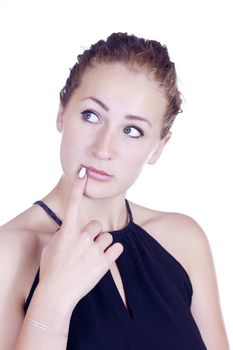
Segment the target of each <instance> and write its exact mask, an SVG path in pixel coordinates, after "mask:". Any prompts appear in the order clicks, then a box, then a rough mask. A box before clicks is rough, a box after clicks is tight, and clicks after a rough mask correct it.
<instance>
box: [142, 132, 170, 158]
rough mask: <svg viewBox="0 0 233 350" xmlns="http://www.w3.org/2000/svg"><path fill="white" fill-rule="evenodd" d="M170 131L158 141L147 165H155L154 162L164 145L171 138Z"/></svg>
mask: <svg viewBox="0 0 233 350" xmlns="http://www.w3.org/2000/svg"><path fill="white" fill-rule="evenodd" d="M171 135H172V133H171V131H169V132H168V134H167V135H166V136H165V137H164V138H163V139H162V140H160V141H159V143H158V145H157V147H156V150H155V151H154V152H153V153H152V155H151V156H150V157H149V160H148V161H147V164H155V163H156V161H157V160H158V159H159V157H160V155H161V153H162V151H163V149H164V147H165V145H166V144H167V142H168V140H170V138H171Z"/></svg>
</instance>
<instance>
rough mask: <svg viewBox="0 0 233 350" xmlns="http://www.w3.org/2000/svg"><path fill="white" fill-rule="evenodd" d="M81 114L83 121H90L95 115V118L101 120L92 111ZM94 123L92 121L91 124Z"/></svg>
mask: <svg viewBox="0 0 233 350" xmlns="http://www.w3.org/2000/svg"><path fill="white" fill-rule="evenodd" d="M81 114H82V119H83V120H87V121H90V119H91V115H93V116H95V117H96V118H97V119H99V118H98V117H97V115H96V114H95V113H93V112H91V111H83V112H81ZM92 121H93V118H92ZM92 121H91V122H92Z"/></svg>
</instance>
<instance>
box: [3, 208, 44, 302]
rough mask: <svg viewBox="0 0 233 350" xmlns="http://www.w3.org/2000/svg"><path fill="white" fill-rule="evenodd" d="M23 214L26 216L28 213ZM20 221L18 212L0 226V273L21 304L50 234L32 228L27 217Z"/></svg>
mask: <svg viewBox="0 0 233 350" xmlns="http://www.w3.org/2000/svg"><path fill="white" fill-rule="evenodd" d="M23 216H25V214H23ZM27 218H28V219H30V218H29V213H27ZM24 219H25V217H24ZM24 221H25V220H22V214H20V215H19V216H18V217H16V218H14V219H12V220H11V221H10V222H9V223H6V224H4V225H3V226H1V227H0V256H1V259H0V260H1V263H0V265H1V266H2V269H0V273H1V277H2V278H4V280H6V281H7V282H6V283H7V284H9V285H11V286H14V287H13V288H12V289H13V290H14V298H15V300H17V301H18V303H20V304H21V305H23V302H24V301H25V299H26V297H27V296H28V292H29V290H30V288H31V285H32V282H33V280H34V277H35V274H36V272H37V270H38V267H39V264H40V256H41V251H42V249H43V247H44V245H45V244H46V242H47V241H48V239H49V238H50V234H47V233H41V232H38V231H35V230H33V228H32V227H30V226H29V225H30V223H29V224H28V222H30V220H29V221H27V220H26V221H25V224H24Z"/></svg>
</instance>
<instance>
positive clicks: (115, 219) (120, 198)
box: [42, 176, 128, 232]
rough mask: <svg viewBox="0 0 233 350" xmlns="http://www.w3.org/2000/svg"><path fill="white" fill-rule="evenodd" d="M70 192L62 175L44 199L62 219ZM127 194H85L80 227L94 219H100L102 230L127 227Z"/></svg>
mask: <svg viewBox="0 0 233 350" xmlns="http://www.w3.org/2000/svg"><path fill="white" fill-rule="evenodd" d="M69 193H70V186H69V185H68V183H67V181H66V180H65V178H64V176H62V177H61V178H60V180H59V181H58V183H57V185H56V186H55V187H54V188H53V190H52V191H51V192H50V193H49V194H48V195H46V196H45V197H44V198H43V199H42V200H43V201H45V203H46V204H47V205H48V206H49V207H50V208H51V209H52V210H53V211H54V212H55V213H56V215H57V216H58V217H59V218H60V219H61V220H62V221H63V218H64V215H65V209H66V204H67V201H68V198H69ZM125 195H126V193H125V192H123V193H120V194H117V195H115V196H114V197H106V198H91V197H88V196H86V195H85V194H83V198H82V211H81V215H80V227H84V226H85V225H87V224H88V223H89V222H90V221H92V220H98V221H100V222H101V224H102V231H106V232H108V231H115V230H119V229H121V228H123V227H125V226H126V225H127V224H128V212H127V209H126V203H125Z"/></svg>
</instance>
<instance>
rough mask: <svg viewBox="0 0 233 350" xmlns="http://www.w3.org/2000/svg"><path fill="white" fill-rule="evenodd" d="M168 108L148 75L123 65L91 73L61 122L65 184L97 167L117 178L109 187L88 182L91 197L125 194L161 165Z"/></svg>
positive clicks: (62, 111)
mask: <svg viewBox="0 0 233 350" xmlns="http://www.w3.org/2000/svg"><path fill="white" fill-rule="evenodd" d="M166 106H167V102H166V99H165V98H164V96H163V94H162V92H161V90H160V89H159V87H158V86H157V84H156V83H155V82H154V81H152V80H150V79H149V77H148V76H147V75H145V73H134V72H132V71H130V70H129V69H128V68H127V67H125V66H124V65H122V64H118V63H114V64H101V65H98V66H96V67H94V68H90V69H88V70H87V71H86V72H85V73H84V75H83V77H82V82H81V85H80V86H79V88H78V89H77V90H75V91H74V93H73V95H72V97H71V99H70V101H69V103H68V104H67V106H66V107H65V109H62V108H60V110H59V113H58V117H57V129H58V131H60V132H61V133H62V140H61V150H60V157H61V165H62V168H63V172H64V177H65V179H66V180H67V181H68V182H69V183H70V182H72V181H73V179H74V176H75V174H76V173H77V171H78V169H79V168H80V166H81V165H84V166H86V167H87V168H88V167H94V168H95V169H98V170H103V171H105V172H107V173H108V174H110V175H112V176H111V178H110V179H109V180H107V181H99V180H96V179H93V178H92V177H90V176H88V180H87V184H86V188H85V195H86V196H88V197H91V198H107V197H112V196H116V195H118V194H120V193H122V192H126V191H127V189H128V188H129V187H131V186H132V185H133V183H134V182H135V181H136V179H137V177H138V176H139V174H140V172H141V170H142V169H143V166H144V165H145V164H146V163H149V164H153V163H155V162H156V160H157V158H158V157H159V155H160V153H161V151H162V149H163V147H164V145H165V143H166V141H167V140H168V139H169V135H168V137H167V138H165V139H163V140H160V132H161V126H162V118H163V115H164V113H165V111H166ZM138 117H140V118H138ZM142 118H144V119H145V120H141V119H142Z"/></svg>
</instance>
